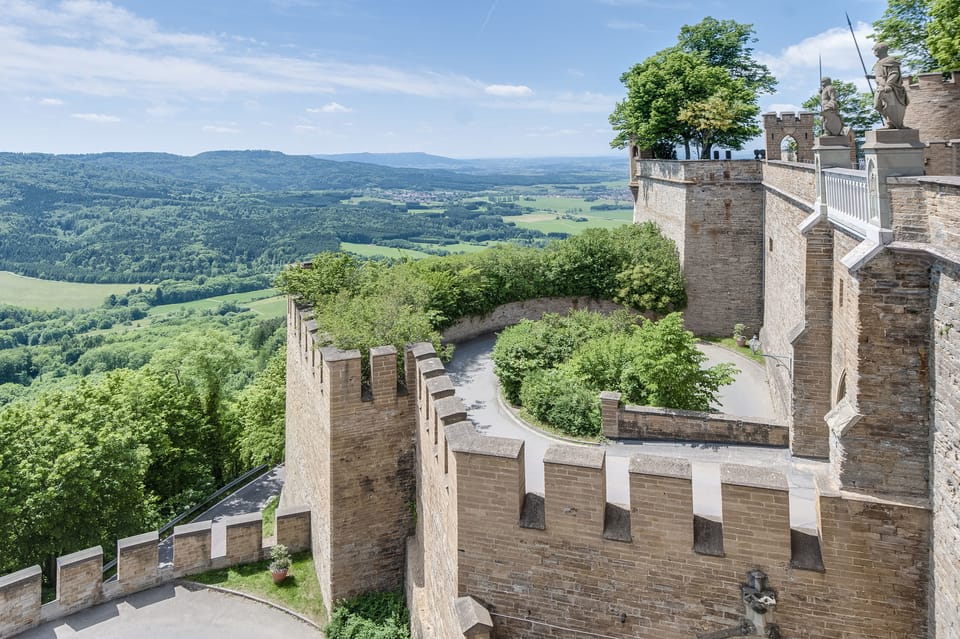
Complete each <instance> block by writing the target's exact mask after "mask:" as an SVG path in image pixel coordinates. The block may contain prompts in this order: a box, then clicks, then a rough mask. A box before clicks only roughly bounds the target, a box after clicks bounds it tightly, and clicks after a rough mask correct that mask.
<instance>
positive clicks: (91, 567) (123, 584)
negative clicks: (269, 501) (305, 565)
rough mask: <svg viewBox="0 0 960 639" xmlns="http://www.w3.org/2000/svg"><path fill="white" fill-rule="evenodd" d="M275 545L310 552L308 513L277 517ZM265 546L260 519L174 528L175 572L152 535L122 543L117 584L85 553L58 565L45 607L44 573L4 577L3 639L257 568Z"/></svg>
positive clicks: (99, 558) (97, 555) (0, 593)
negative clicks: (216, 540) (117, 602)
mask: <svg viewBox="0 0 960 639" xmlns="http://www.w3.org/2000/svg"><path fill="white" fill-rule="evenodd" d="M214 525H216V526H218V527H222V528H223V529H224V531H223V532H224V536H225V538H226V553H225V554H224V555H223V556H218V557H213V556H212V553H211V547H212V544H211V538H212V533H213V526H214ZM276 538H277V539H280V540H282V542H281V543H284V544H286V545H287V548H288V549H289V550H290V551H291V552H298V551H301V550H307V549H309V548H310V511H309V510H306V509H304V508H300V507H295V508H290V509H287V510H286V511H284V512H283V513H282V514H281V511H279V510H278V515H277V520H276ZM270 541H271V540H266V539H264V538H263V521H262V514H261V513H250V514H249V515H239V516H236V517H228V518H226V519H224V520H223V521H222V522H219V523H217V524H212V523H211V522H209V521H205V522H200V523H195V524H187V525H183V526H177V527H175V528H174V530H173V564H172V565H168V566H161V565H160V562H159V545H160V536H159V534H158V533H157V531H151V532H147V533H143V534H141V535H136V536H134V537H127V538H126V539H121V540H119V541H118V542H117V578H116V579H115V580H112V581H107V582H104V581H103V549H102V548H101V547H100V546H95V547H93V548H87V549H85V550H81V551H78V552H75V553H72V554H69V555H65V556H63V557H59V558H58V559H57V563H56V567H57V575H56V581H57V598H56V599H55V600H54V601H51V602H49V603H46V604H43V605H41V603H40V583H41V571H40V567H39V566H32V567H30V568H26V569H24V570H21V571H19V572H15V573H13V574H10V575H6V576H3V577H0V639H6V638H7V637H12V636H14V635H16V634H19V633H21V632H23V631H24V630H28V629H30V628H33V627H34V626H36V625H38V624H40V623H45V622H47V621H53V620H56V619H60V618H62V617H65V616H67V615H69V614H72V613H74V612H77V611H79V610H83V609H84V608H89V607H90V606H93V605H96V604H98V603H102V602H104V601H110V600H113V599H117V598H119V597H125V596H127V595H130V594H132V593H135V592H139V591H141V590H146V589H148V588H153V587H154V586H157V585H159V584H162V583H167V582H169V581H172V580H173V579H178V578H181V577H187V576H189V575H194V574H197V573H200V572H204V571H206V570H210V569H213V568H225V567H227V566H233V565H236V564H239V563H247V562H253V561H260V560H261V559H265V558H267V557H269V556H270V550H271V548H272V547H273V546H272V544H271V543H270Z"/></svg>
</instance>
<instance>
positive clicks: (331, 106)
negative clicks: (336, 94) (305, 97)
mask: <svg viewBox="0 0 960 639" xmlns="http://www.w3.org/2000/svg"><path fill="white" fill-rule="evenodd" d="M351 111H353V109H351V108H350V107H345V106H343V105H342V104H340V103H339V102H328V103H326V104H324V105H323V106H322V107H317V108H311V109H307V113H350V112H351Z"/></svg>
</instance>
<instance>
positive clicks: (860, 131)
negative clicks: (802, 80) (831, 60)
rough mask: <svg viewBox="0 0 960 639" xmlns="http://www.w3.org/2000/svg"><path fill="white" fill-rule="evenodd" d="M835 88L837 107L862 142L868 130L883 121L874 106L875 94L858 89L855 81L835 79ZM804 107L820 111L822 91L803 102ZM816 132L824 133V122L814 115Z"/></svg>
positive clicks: (816, 133) (844, 120) (816, 111)
mask: <svg viewBox="0 0 960 639" xmlns="http://www.w3.org/2000/svg"><path fill="white" fill-rule="evenodd" d="M833 88H834V89H835V90H836V92H837V107H838V108H839V109H840V116H841V117H842V118H843V123H844V124H845V125H846V126H849V127H850V128H851V129H853V133H854V136H855V137H856V139H857V141H858V142H862V141H863V139H864V135H865V134H866V132H867V131H869V130H870V129H872V128H873V125H874V124H877V123H878V122H881V121H882V118H881V117H880V114H879V113H878V112H877V110H876V109H875V108H873V96H872V95H870V93H867V92H860V91H858V90H857V85H856V84H854V83H853V82H844V81H843V80H834V81H833ZM803 108H804V109H807V110H809V111H813V112H815V113H819V112H820V92H819V91H818V92H817V93H816V94H814V95H812V96H810V97H809V98H808V99H807V100H805V101H804V103H803ZM813 126H814V134H815V135H823V123H822V122H821V121H820V116H819V115H817V116H815V117H814V125H813Z"/></svg>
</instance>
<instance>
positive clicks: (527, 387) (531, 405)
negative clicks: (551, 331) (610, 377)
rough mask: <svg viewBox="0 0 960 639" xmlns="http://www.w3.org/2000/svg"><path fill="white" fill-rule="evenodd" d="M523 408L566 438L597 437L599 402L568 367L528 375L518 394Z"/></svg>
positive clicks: (594, 392)
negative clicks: (570, 436)
mask: <svg viewBox="0 0 960 639" xmlns="http://www.w3.org/2000/svg"><path fill="white" fill-rule="evenodd" d="M520 399H521V401H522V403H523V407H524V408H526V409H527V410H528V411H530V414H531V415H533V416H534V417H535V418H537V419H538V420H540V421H542V422H544V423H545V424H549V425H550V426H553V427H554V428H557V429H559V430H561V431H563V432H564V433H566V434H568V435H574V436H577V437H596V436H598V435H600V398H599V395H598V394H597V392H596V391H594V390H593V389H592V388H591V387H590V386H588V385H587V384H586V383H584V381H583V380H582V379H580V378H578V377H577V375H576V374H575V373H574V372H573V371H571V370H570V369H569V368H568V367H565V366H561V367H560V368H550V369H547V370H537V371H533V372H531V373H530V374H529V375H527V377H526V378H525V379H524V380H523V387H522V389H521V391H520Z"/></svg>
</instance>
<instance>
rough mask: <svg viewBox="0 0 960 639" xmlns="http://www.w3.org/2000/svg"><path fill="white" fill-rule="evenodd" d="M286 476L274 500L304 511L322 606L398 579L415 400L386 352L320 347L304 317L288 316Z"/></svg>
mask: <svg viewBox="0 0 960 639" xmlns="http://www.w3.org/2000/svg"><path fill="white" fill-rule="evenodd" d="M287 318H288V321H287V410H286V432H287V437H286V459H287V460H288V462H287V477H286V481H285V484H284V489H283V496H282V499H281V504H282V505H286V504H306V505H307V507H309V508H310V510H311V511H312V512H313V519H314V525H313V540H312V541H313V548H314V561H315V563H316V567H317V575H318V577H319V580H320V584H321V589H322V591H323V597H324V601H325V603H326V605H327V609H328V610H329V609H332V607H333V603H334V602H335V601H337V600H338V599H344V598H349V597H353V596H356V595H358V594H361V593H364V592H367V591H370V590H392V589H395V588H398V587H399V586H400V585H401V584H402V582H403V564H404V553H405V543H406V542H405V540H406V538H407V536H408V535H409V534H410V533H411V532H412V530H413V513H412V509H411V504H412V503H414V500H415V469H414V461H415V460H414V443H413V436H414V423H415V415H414V410H415V408H414V397H413V395H412V394H411V393H410V392H408V390H407V389H408V388H409V383H408V382H407V380H406V379H404V380H402V381H403V383H402V384H401V383H400V382H401V380H400V379H398V360H397V353H396V350H395V349H394V348H393V347H380V348H375V349H372V350H371V354H370V362H369V364H370V383H369V387H368V388H364V387H363V384H362V382H361V378H362V375H361V361H360V353H359V352H358V351H342V350H339V349H335V348H331V347H326V346H323V343H322V341H321V340H319V339H318V338H317V335H316V324H315V322H314V321H313V316H312V312H311V311H310V310H309V309H306V308H299V307H298V306H297V305H296V304H295V302H293V301H290V302H289V307H288V314H287Z"/></svg>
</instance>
